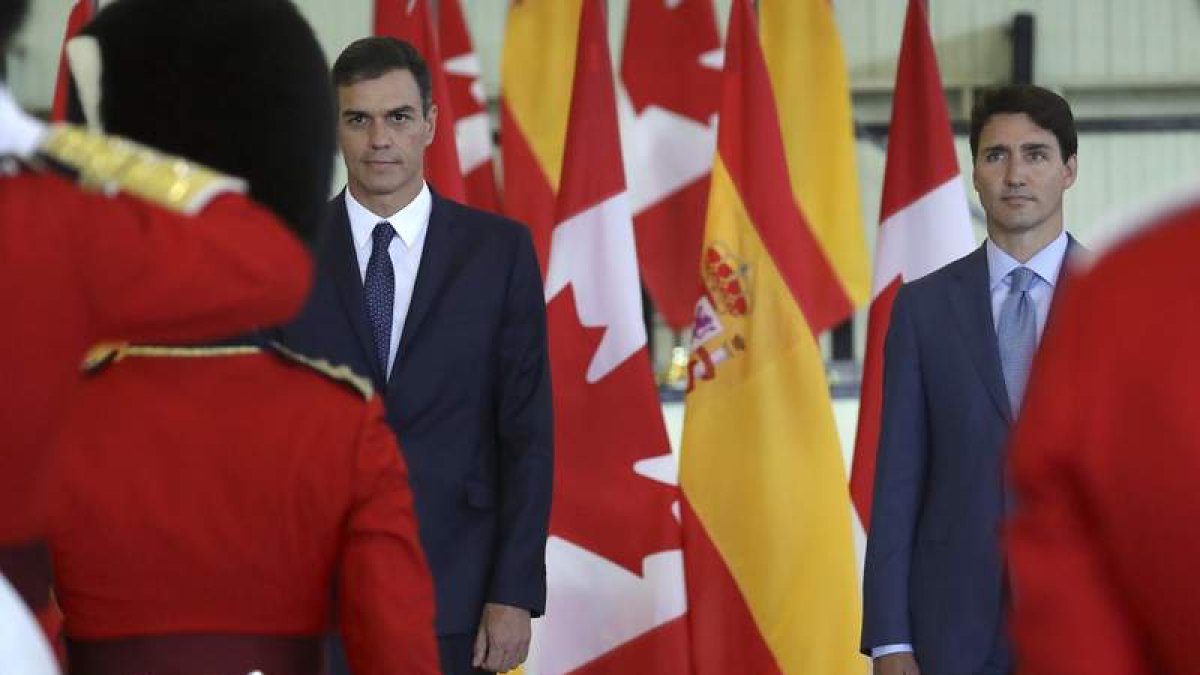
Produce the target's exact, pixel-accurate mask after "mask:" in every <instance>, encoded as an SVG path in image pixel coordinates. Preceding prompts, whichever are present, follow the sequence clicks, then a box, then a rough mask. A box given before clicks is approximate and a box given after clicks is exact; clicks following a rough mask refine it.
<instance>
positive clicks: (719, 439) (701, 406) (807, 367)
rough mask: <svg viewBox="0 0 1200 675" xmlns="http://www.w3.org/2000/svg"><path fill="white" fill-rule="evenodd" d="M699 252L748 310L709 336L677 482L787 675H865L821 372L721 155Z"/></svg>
mask: <svg viewBox="0 0 1200 675" xmlns="http://www.w3.org/2000/svg"><path fill="white" fill-rule="evenodd" d="M704 242H705V243H704V246H705V251H706V254H705V256H706V257H705V258H704V262H702V265H701V267H702V269H703V268H706V267H709V269H710V271H711V270H712V269H715V267H717V266H719V264H721V263H724V264H727V265H729V267H730V269H733V270H735V271H736V275H737V279H738V281H739V283H740V285H741V288H742V290H743V293H742V295H743V297H744V298H745V299H746V300H747V301H748V303H747V305H746V307H747V311H745V312H744V313H743V314H741V315H740V316H738V315H736V312H735V313H729V312H720V313H719V321H720V322H721V327H722V331H721V332H720V333H719V334H709V335H707V336H706V334H703V333H702V334H701V339H702V340H703V342H702V345H701V347H702V349H704V350H705V354H706V358H709V359H711V360H713V363H714V366H713V372H714V376H713V378H712V379H711V380H697V381H696V383H695V388H694V389H693V390H692V391H691V392H690V393H689V394H688V398H687V414H686V416H685V420H684V434H683V454H682V465H681V475H680V484H681V486H682V488H683V491H684V493H685V494H686V495H687V496H688V499H689V502H690V504H691V505H692V508H693V509H694V510H695V512H696V514H697V517H698V518H699V520H700V522H701V523H702V524H703V526H704V529H705V531H706V532H707V533H708V535H709V537H710V538H711V540H712V541H713V543H714V545H715V546H716V548H717V549H718V550H719V552H720V554H721V556H722V558H723V559H724V561H725V563H726V565H727V566H728V568H729V570H730V572H731V573H732V575H733V577H734V579H735V580H736V583H737V585H738V587H739V589H740V591H741V593H742V595H743V597H744V598H745V600H746V603H747V605H748V606H749V607H750V611H751V614H752V615H753V617H754V620H755V623H756V624H757V625H758V628H759V631H760V632H761V634H762V636H763V639H764V640H765V641H766V643H767V645H768V647H769V648H770V650H771V652H772V654H773V655H774V657H775V660H776V663H777V664H778V665H779V667H780V669H781V671H782V672H783V673H785V674H788V675H812V674H815V673H820V674H821V675H843V674H845V675H849V674H851V673H853V674H855V675H861V674H862V672H863V660H862V657H861V656H859V655H858V653H857V652H858V644H857V638H858V630H859V623H860V606H859V596H858V581H857V574H856V565H855V559H854V544H853V540H852V538H851V530H850V514H851V511H850V500H849V496H848V493H847V490H846V476H845V471H844V468H843V464H842V456H841V450H840V445H839V440H838V436H837V430H836V428H835V426H834V420H833V412H832V405H831V401H830V397H829V389H828V384H827V383H826V380H825V371H824V364H823V361H822V358H821V354H820V350H819V347H818V344H817V341H816V339H815V337H814V336H813V334H812V331H811V330H810V328H809V326H808V324H807V323H806V322H805V319H804V315H803V313H802V312H801V311H800V308H799V306H798V305H797V303H796V301H795V299H794V298H793V296H792V294H791V292H790V291H789V289H788V286H787V284H785V283H784V281H783V279H782V277H781V276H780V274H779V271H778V270H777V269H776V267H775V265H774V263H773V261H772V259H771V256H770V254H769V253H768V251H767V250H766V248H765V247H764V246H763V242H762V240H761V239H760V237H759V235H758V230H757V229H756V227H755V224H754V223H753V222H751V220H750V217H749V215H748V214H747V212H746V209H745V207H744V205H743V203H742V201H741V198H740V196H739V194H738V191H737V189H736V187H735V186H734V184H733V181H732V179H731V177H730V175H729V173H728V169H727V168H726V166H725V164H724V163H723V162H722V161H721V158H720V157H718V159H717V161H716V163H715V166H714V167H713V173H712V187H711V192H710V194H709V208H708V224H707V229H706V232H705V238H704ZM709 251H716V252H717V255H719V256H720V258H721V260H720V262H717V261H716V258H717V256H715V255H714V256H709V255H708V252H709ZM702 274H703V272H702ZM711 280H712V275H711V273H710V274H709V275H708V276H706V281H711ZM710 288H711V286H710ZM716 295H721V294H720V293H718V294H716ZM710 297H713V294H711V293H710ZM726 300H728V298H726ZM718 302H719V301H718Z"/></svg>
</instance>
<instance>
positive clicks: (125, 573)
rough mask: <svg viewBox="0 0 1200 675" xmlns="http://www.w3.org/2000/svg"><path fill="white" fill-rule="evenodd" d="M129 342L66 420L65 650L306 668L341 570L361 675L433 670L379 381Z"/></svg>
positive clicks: (347, 639)
mask: <svg viewBox="0 0 1200 675" xmlns="http://www.w3.org/2000/svg"><path fill="white" fill-rule="evenodd" d="M138 349H140V348H133V349H132V350H130V351H128V352H125V353H124V355H123V356H121V357H120V358H119V359H118V360H116V361H115V362H114V363H111V364H110V365H108V366H107V367H105V368H103V369H101V370H99V371H98V372H97V373H96V374H95V375H93V376H91V377H89V378H87V379H85V381H84V382H83V383H82V384H81V385H80V386H79V388H78V392H77V395H76V400H75V405H74V406H73V409H72V413H71V415H70V417H69V419H68V420H67V422H66V425H65V426H64V428H63V431H62V435H61V438H60V450H61V452H60V462H59V464H60V470H59V471H58V472H57V473H56V485H55V486H54V488H53V489H54V492H53V494H54V498H53V500H52V514H51V530H50V532H51V534H50V545H51V549H52V551H53V555H54V566H55V584H56V586H55V588H56V593H57V597H58V600H59V603H60V605H61V606H62V608H63V613H64V614H65V616H66V633H67V636H68V639H69V641H70V647H69V654H70V657H71V661H72V667H75V666H76V665H78V664H80V663H82V664H85V665H84V668H85V671H86V672H96V673H115V672H128V673H134V672H137V673H141V672H147V673H151V672H152V673H162V672H169V673H174V674H177V675H191V674H196V675H200V674H203V675H246V673H249V672H252V671H254V670H262V671H263V672H265V673H270V674H271V675H290V674H293V673H310V672H316V670H315V669H316V668H318V667H319V666H320V663H321V660H320V657H319V647H318V642H317V640H316V638H317V636H319V635H320V634H321V633H322V632H323V631H324V630H325V628H326V627H327V625H328V621H329V618H330V614H331V612H330V603H331V598H332V597H333V594H331V588H332V587H333V586H334V585H335V581H336V591H337V592H336V597H337V598H338V603H339V606H338V608H337V612H336V614H337V616H338V618H339V622H340V628H341V630H342V633H343V638H344V643H345V646H346V651H347V654H348V656H349V659H350V663H351V664H352V666H353V669H354V673H355V675H383V674H393V673H394V674H397V675H399V674H401V673H404V674H416V675H420V674H424V673H430V674H432V673H436V672H438V671H437V651H436V643H435V640H434V634H433V586H432V581H431V579H430V576H429V572H428V570H427V568H426V565H425V560H424V556H423V554H422V552H421V548H420V544H419V541H418V539H417V528H416V520H415V516H414V513H413V508H412V498H411V494H410V492H409V487H408V478H407V472H406V468H405V465H404V464H403V460H402V459H401V456H400V453H399V451H398V448H397V445H396V441H395V438H394V436H393V434H392V432H391V430H390V429H389V428H388V426H387V424H386V422H385V421H384V418H383V407H382V404H381V403H380V401H379V399H378V397H375V396H373V395H371V393H370V390H369V389H370V385H369V384H360V385H357V386H359V387H360V390H355V389H353V388H351V387H350V386H348V385H347V384H346V383H345V382H336V381H333V380H332V379H330V378H329V377H322V376H319V375H318V374H317V373H315V372H314V371H313V370H312V368H310V367H308V366H306V365H304V364H302V363H299V362H297V361H294V360H292V359H290V358H289V359H285V358H282V357H281V356H280V355H279V354H277V353H264V352H263V351H262V350H260V349H258V348H254V347H216V348H190V349H189V348H181V349H174V350H168V351H165V352H157V351H154V350H151V351H150V353H146V352H140V353H139V352H138V351H137V350H138ZM326 370H328V369H326ZM352 377H353V376H349V375H345V376H344V378H343V379H352ZM247 645H249V646H247ZM182 654H188V656H187V657H183V656H181V655H182Z"/></svg>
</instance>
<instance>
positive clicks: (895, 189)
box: [880, 2, 958, 262]
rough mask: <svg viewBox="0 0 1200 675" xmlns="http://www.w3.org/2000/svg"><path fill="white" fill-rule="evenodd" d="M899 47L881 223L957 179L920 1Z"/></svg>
mask: <svg viewBox="0 0 1200 675" xmlns="http://www.w3.org/2000/svg"><path fill="white" fill-rule="evenodd" d="M900 44H901V48H900V61H899V63H898V65H897V68H896V95H895V99H894V100H893V103H892V110H893V111H901V114H896V113H893V114H892V122H891V127H890V129H889V130H888V153H887V168H886V169H885V170H884V174H883V185H884V190H883V203H882V206H881V209H880V210H881V213H880V222H883V221H886V220H887V219H888V218H891V217H892V216H893V215H894V214H895V213H896V212H897V211H900V210H901V209H903V208H904V207H906V206H908V205H909V204H912V203H913V202H915V201H917V200H918V199H920V198H921V197H922V196H924V195H925V194H927V193H929V192H930V191H931V190H933V189H934V188H936V187H938V186H940V185H943V184H944V183H946V181H948V180H950V179H951V178H954V177H956V176H958V158H957V157H956V156H955V154H954V144H953V142H951V140H950V139H951V138H952V137H953V136H952V133H953V132H952V131H951V127H950V114H949V112H948V111H947V107H946V97H945V95H944V94H943V93H942V79H941V77H940V76H939V75H938V64H937V53H936V52H935V51H934V49H933V40H932V38H930V36H929V22H928V19H927V18H926V16H925V3H924V2H910V3H909V4H908V16H907V17H906V18H905V20H904V36H903V38H902V41H901V43H900ZM947 262H949V261H947Z"/></svg>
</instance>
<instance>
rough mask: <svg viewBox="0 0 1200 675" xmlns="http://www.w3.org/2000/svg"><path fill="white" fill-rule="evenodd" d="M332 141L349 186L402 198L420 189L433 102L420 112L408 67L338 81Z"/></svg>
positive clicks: (379, 195) (430, 138)
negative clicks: (343, 83)
mask: <svg viewBox="0 0 1200 675" xmlns="http://www.w3.org/2000/svg"><path fill="white" fill-rule="evenodd" d="M337 95H338V145H339V146H341V150H342V157H343V159H344V160H345V162H346V173H347V175H348V178H349V183H350V186H351V188H352V189H353V190H354V192H355V193H356V194H357V195H359V197H360V198H363V199H368V200H369V199H372V198H374V199H381V200H385V201H396V202H398V206H403V205H404V204H407V203H408V202H409V201H410V200H412V199H413V198H414V197H416V196H417V193H418V192H420V190H421V181H422V180H423V174H424V160H425V147H426V146H428V145H429V144H430V143H432V142H433V131H434V126H435V122H436V120H437V107H436V106H431V107H430V109H429V114H428V115H425V114H422V111H421V91H420V89H419V88H418V87H417V80H416V78H414V77H413V74H412V73H411V72H410V71H408V70H392V71H389V72H387V73H385V74H384V75H382V76H380V77H377V78H375V79H373V80H362V81H361V82H357V83H355V84H351V85H348V86H344V87H338V91H337Z"/></svg>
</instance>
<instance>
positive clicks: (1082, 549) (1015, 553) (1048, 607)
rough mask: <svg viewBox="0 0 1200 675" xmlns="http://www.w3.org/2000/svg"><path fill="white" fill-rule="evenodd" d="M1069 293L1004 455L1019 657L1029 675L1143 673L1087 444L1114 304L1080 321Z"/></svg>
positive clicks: (1103, 380) (1104, 382) (1103, 383)
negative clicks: (1008, 471)
mask: <svg viewBox="0 0 1200 675" xmlns="http://www.w3.org/2000/svg"><path fill="white" fill-rule="evenodd" d="M1071 290H1074V289H1073V288H1068V292H1067V293H1066V294H1065V295H1064V297H1063V298H1061V299H1060V300H1058V301H1057V302H1062V303H1063V306H1062V309H1061V311H1060V312H1059V314H1058V315H1057V316H1056V317H1055V320H1056V321H1055V323H1054V324H1052V326H1051V328H1050V330H1049V331H1048V332H1047V335H1046V340H1045V343H1044V344H1043V345H1042V347H1041V349H1040V350H1039V352H1038V355H1037V360H1036V362H1035V368H1034V373H1033V378H1032V381H1031V383H1030V387H1029V393H1028V394H1027V395H1026V398H1025V406H1024V408H1023V410H1022V413H1021V419H1020V423H1019V424H1018V425H1017V428H1016V431H1015V432H1014V439H1013V449H1012V452H1011V454H1010V461H1011V468H1012V477H1013V483H1014V487H1015V489H1016V492H1017V504H1018V505H1019V510H1018V512H1017V516H1016V518H1015V519H1014V520H1013V525H1012V528H1011V530H1010V532H1009V537H1008V547H1009V551H1008V553H1009V560H1010V562H1011V564H1012V567H1013V576H1014V579H1013V633H1014V637H1015V639H1016V644H1017V648H1018V660H1019V662H1020V664H1021V672H1022V673H1028V674H1029V675H1076V674H1078V675H1084V674H1086V675H1149V671H1147V670H1146V665H1145V663H1144V660H1143V658H1142V655H1141V653H1140V646H1139V641H1140V639H1141V638H1140V632H1141V628H1140V627H1139V626H1136V625H1134V624H1133V621H1134V620H1135V619H1134V618H1133V617H1134V612H1132V611H1130V609H1129V608H1128V607H1127V606H1125V605H1124V603H1123V601H1122V598H1121V597H1119V592H1118V590H1117V588H1118V585H1117V584H1116V583H1114V580H1113V579H1112V578H1111V577H1110V576H1109V573H1108V571H1107V564H1106V552H1105V550H1104V549H1103V545H1102V541H1103V535H1102V534H1101V533H1100V532H1098V531H1097V524H1096V521H1097V517H1096V515H1095V513H1096V509H1095V508H1093V506H1094V505H1095V504H1098V503H1102V502H1103V501H1104V499H1105V497H1104V496H1101V495H1089V494H1088V489H1087V486H1088V485H1089V484H1091V483H1092V481H1090V480H1089V479H1088V478H1087V476H1086V473H1087V471H1088V466H1089V463H1090V462H1091V461H1092V460H1094V459H1095V455H1094V454H1093V451H1095V450H1097V448H1094V447H1087V446H1086V445H1085V444H1086V443H1087V440H1086V439H1087V433H1086V429H1087V425H1088V422H1087V420H1086V418H1087V417H1092V418H1095V417H1096V416H1102V417H1106V413H1108V412H1109V411H1107V410H1097V409H1096V408H1095V407H1094V404H1093V403H1092V401H1091V400H1089V394H1090V393H1091V392H1095V391H1100V390H1102V389H1103V388H1105V387H1107V386H1110V385H1109V384H1108V382H1109V379H1110V378H1111V374H1110V373H1109V371H1108V369H1107V364H1108V363H1110V362H1111V360H1110V358H1111V355H1110V354H1105V353H1103V352H1104V351H1105V347H1104V340H1102V339H1101V340H1098V339H1097V337H1096V336H1097V335H1103V333H1104V331H1105V330H1107V329H1110V328H1111V316H1112V314H1111V312H1112V310H1111V308H1109V307H1104V308H1100V307H1098V308H1097V311H1096V316H1097V318H1098V320H1097V321H1095V322H1093V323H1094V324H1096V325H1094V326H1090V327H1089V326H1084V325H1081V324H1080V320H1081V317H1082V315H1081V314H1080V312H1079V311H1078V310H1080V309H1081V308H1082V307H1081V306H1079V305H1075V304H1073V303H1072V301H1073V300H1074V297H1072V295H1071V293H1070V291H1071ZM1100 316H1103V317H1105V318H1104V319H1102V320H1100V319H1099V317H1100ZM1097 350H1098V351H1099V352H1100V353H1097ZM1084 364H1087V365H1086V366H1085V365H1084ZM1116 386H1119V385H1116ZM1143 395H1145V394H1144V393H1143ZM1104 424H1105V425H1108V424H1111V422H1109V421H1108V420H1107V419H1106V421H1105V423H1104ZM1125 450H1127V448H1122V451H1125Z"/></svg>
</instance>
